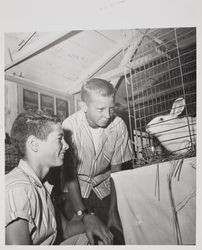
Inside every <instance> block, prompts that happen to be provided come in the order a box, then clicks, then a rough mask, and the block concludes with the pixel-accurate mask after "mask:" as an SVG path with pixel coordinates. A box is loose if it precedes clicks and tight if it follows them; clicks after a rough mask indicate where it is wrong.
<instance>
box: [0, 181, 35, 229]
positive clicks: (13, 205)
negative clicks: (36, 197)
mask: <svg viewBox="0 0 202 250" xmlns="http://www.w3.org/2000/svg"><path fill="white" fill-rule="evenodd" d="M30 198H31V192H30V191H29V189H26V187H24V186H23V185H21V186H19V187H15V186H13V187H12V188H9V189H6V195H5V199H6V201H5V224H6V226H7V225H8V224H10V223H11V222H13V221H14V220H16V219H19V218H21V219H24V220H27V221H28V222H29V223H30V224H32V225H33V220H32V217H31V214H32V211H31V205H30ZM33 226H34V225H33Z"/></svg>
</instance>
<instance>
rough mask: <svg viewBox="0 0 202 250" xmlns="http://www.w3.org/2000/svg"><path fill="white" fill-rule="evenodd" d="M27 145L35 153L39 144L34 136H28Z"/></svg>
mask: <svg viewBox="0 0 202 250" xmlns="http://www.w3.org/2000/svg"><path fill="white" fill-rule="evenodd" d="M27 145H28V147H29V148H30V149H31V150H32V151H34V152H37V151H38V147H39V142H38V139H37V138H36V137H35V136H34V135H30V136H29V137H28V139H27Z"/></svg>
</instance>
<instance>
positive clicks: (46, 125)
mask: <svg viewBox="0 0 202 250" xmlns="http://www.w3.org/2000/svg"><path fill="white" fill-rule="evenodd" d="M56 123H58V119H57V118H56V117H53V116H49V115H47V114H45V113H44V112H40V111H39V112H35V113H34V112H24V113H21V114H19V115H18V116H17V118H16V119H15V121H14V123H13V126H12V129H11V142H12V144H13V145H14V146H15V147H16V149H17V150H18V153H19V156H20V157H21V158H24V157H25V155H26V141H27V139H28V137H29V136H30V135H34V136H36V137H37V138H38V139H40V140H46V139H47V136H48V135H49V133H50V132H52V131H53V126H52V125H53V124H56Z"/></svg>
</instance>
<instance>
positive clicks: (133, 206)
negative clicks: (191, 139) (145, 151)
mask: <svg viewBox="0 0 202 250" xmlns="http://www.w3.org/2000/svg"><path fill="white" fill-rule="evenodd" d="M174 168H175V172H174V173H176V174H174V175H173V177H172V178H171V189H172V190H171V189H170V187H169V181H168V180H169V176H170V173H171V172H172V170H173V169H174ZM178 177H179V180H178ZM112 178H113V181H114V184H115V190H116V195H117V205H118V211H119V215H120V218H121V222H122V226H123V232H124V238H125V242H126V244H142V245H156V244H157V245H165V244H167V245H172V244H195V242H196V239H195V237H196V158H195V157H192V158H186V159H180V160H175V161H169V162H164V163H159V164H153V165H149V166H145V167H141V168H136V169H133V170H127V171H122V172H117V173H113V174H112ZM171 197H172V199H171ZM171 200H172V202H171ZM172 204H174V205H172ZM176 218H177V219H176Z"/></svg>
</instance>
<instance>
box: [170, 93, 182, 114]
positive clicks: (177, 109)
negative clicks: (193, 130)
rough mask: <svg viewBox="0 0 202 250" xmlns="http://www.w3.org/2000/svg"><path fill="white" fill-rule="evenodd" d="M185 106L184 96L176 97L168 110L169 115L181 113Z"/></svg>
mask: <svg viewBox="0 0 202 250" xmlns="http://www.w3.org/2000/svg"><path fill="white" fill-rule="evenodd" d="M184 107H185V100H184V98H182V97H180V98H178V99H176V100H175V101H174V103H173V106H172V109H171V111H170V115H172V116H174V117H177V116H178V115H180V114H181V113H182V111H183V110H184Z"/></svg>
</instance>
